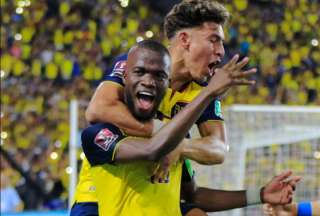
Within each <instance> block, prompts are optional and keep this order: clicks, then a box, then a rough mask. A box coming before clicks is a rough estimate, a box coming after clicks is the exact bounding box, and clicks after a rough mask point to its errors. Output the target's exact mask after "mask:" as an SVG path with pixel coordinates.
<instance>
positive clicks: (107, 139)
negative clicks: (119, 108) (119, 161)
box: [94, 128, 119, 151]
mask: <svg viewBox="0 0 320 216" xmlns="http://www.w3.org/2000/svg"><path fill="white" fill-rule="evenodd" d="M118 137H119V136H118V135H116V134H114V133H112V132H111V131H110V130H109V129H107V128H105V129H102V130H100V132H99V133H98V134H97V135H96V137H95V138H94V143H95V144H96V145H97V146H99V147H100V148H102V149H103V150H104V151H108V149H109V148H110V146H111V145H112V143H113V142H114V141H115V140H116V139H117V138H118Z"/></svg>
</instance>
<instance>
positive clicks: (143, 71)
mask: <svg viewBox="0 0 320 216" xmlns="http://www.w3.org/2000/svg"><path fill="white" fill-rule="evenodd" d="M134 73H135V74H136V75H138V76H143V75H144V74H145V70H143V69H141V68H139V69H136V70H134Z"/></svg>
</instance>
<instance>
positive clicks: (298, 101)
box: [0, 0, 320, 210]
mask: <svg viewBox="0 0 320 216" xmlns="http://www.w3.org/2000/svg"><path fill="white" fill-rule="evenodd" d="M119 2H120V1H116V0H95V1H81V0H69V1H62V0H46V1H45V0H37V1H31V0H12V1H9V0H1V16H2V19H1V29H0V30H1V32H0V34H1V35H0V36H1V37H0V40H1V41H0V42H1V52H0V53H1V127H2V131H1V147H2V148H3V150H4V151H7V152H8V153H9V154H10V156H11V158H12V159H14V160H15V161H16V162H17V163H18V164H19V166H21V168H22V169H23V171H25V172H26V173H28V174H29V175H30V176H31V178H32V180H33V181H34V182H36V183H37V184H38V185H40V186H41V188H42V190H43V191H44V193H45V194H46V196H37V195H35V193H34V189H33V188H32V187H29V183H28V182H27V181H26V180H25V178H23V177H22V176H21V175H20V174H19V173H18V172H17V171H15V170H14V169H12V168H10V166H9V165H8V164H7V163H3V161H6V159H4V158H3V157H1V172H5V175H7V176H8V177H9V178H10V179H11V184H12V186H14V187H15V188H16V189H17V191H18V193H19V195H20V197H21V199H22V200H23V203H24V208H25V209H27V210H28V209H55V210H58V209H65V208H66V204H67V202H66V199H67V191H66V190H67V187H68V175H69V172H68V155H67V150H68V149H67V148H68V146H67V144H68V139H69V137H68V136H69V110H68V106H69V101H70V100H71V99H73V98H77V99H79V101H80V109H79V115H80V118H79V124H80V128H83V127H85V125H86V124H87V123H86V122H85V120H84V110H85V106H86V105H87V104H88V101H89V99H90V96H91V95H92V94H93V91H94V88H95V86H96V85H97V84H98V83H99V81H101V80H102V79H103V77H104V76H105V74H106V73H107V72H108V71H109V70H110V66H111V62H112V59H113V58H114V57H116V56H117V55H119V54H121V53H123V52H126V51H127V49H128V48H129V47H130V46H132V45H133V44H134V43H136V41H138V40H142V39H143V38H155V39H158V40H161V41H163V42H164V43H167V40H166V39H165V37H164V35H163V33H162V27H161V24H162V21H163V15H162V14H160V13H158V12H157V11H154V10H153V9H152V8H150V7H149V6H148V4H146V3H144V2H143V1H130V2H129V1H121V2H122V3H121V4H120V3H119ZM123 2H127V3H129V4H128V5H126V4H125V3H123ZM224 2H225V4H226V6H227V8H228V9H229V10H230V12H231V14H233V17H232V20H231V21H230V23H229V24H228V25H227V26H226V29H225V33H226V54H227V55H226V58H225V59H224V62H226V61H227V60H228V59H230V58H231V57H232V55H234V54H235V53H240V54H241V55H242V56H246V55H248V56H249V57H250V58H251V62H250V66H257V67H258V73H257V75H256V76H255V77H254V78H255V79H256V80H257V85H256V86H254V87H252V88H250V89H248V88H238V89H236V90H232V91H231V92H230V93H229V96H228V97H226V98H225V99H224V105H230V104H234V103H243V104H288V105H320V65H319V64H320V49H319V46H320V45H319V38H320V31H318V30H315V26H316V23H318V24H319V21H320V18H319V11H320V4H319V3H318V1H316V0H303V1H302V0H301V1H289V0H288V1H280V0H274V1H249V0H243V1H236V0H227V1H224ZM251 154H254V152H252V153H251ZM79 156H80V153H79ZM1 199H3V197H1Z"/></svg>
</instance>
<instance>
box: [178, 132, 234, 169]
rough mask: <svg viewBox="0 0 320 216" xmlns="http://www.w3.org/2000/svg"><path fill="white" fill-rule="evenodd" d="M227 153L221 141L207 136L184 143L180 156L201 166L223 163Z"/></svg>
mask: <svg viewBox="0 0 320 216" xmlns="http://www.w3.org/2000/svg"><path fill="white" fill-rule="evenodd" d="M227 151H228V150H227V146H226V144H225V143H224V142H222V140H220V139H218V138H215V137H212V136H207V137H203V138H197V139H191V140H187V141H185V144H184V146H183V148H182V152H181V156H182V157H183V158H188V159H191V160H193V161H196V162H198V163H200V164H203V165H213V164H221V163H223V161H224V159H225V155H226V153H227Z"/></svg>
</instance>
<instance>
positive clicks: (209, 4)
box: [164, 0, 230, 39]
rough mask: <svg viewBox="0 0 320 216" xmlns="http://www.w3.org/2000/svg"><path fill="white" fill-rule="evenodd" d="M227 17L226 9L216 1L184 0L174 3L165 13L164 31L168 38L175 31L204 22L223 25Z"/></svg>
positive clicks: (228, 15)
mask: <svg viewBox="0 0 320 216" xmlns="http://www.w3.org/2000/svg"><path fill="white" fill-rule="evenodd" d="M229 17H230V14H229V12H228V11H227V9H226V8H225V7H224V6H223V5H222V4H220V3H218V2H216V1H211V0H185V1H182V2H181V3H179V4H176V5H175V6H174V7H173V8H172V9H171V11H170V12H169V13H168V14H167V15H166V17H165V21H164V31H165V33H166V35H167V37H168V38H169V39H170V38H172V37H173V36H174V35H175V34H176V32H177V31H179V30H181V29H184V28H192V27H196V26H201V25H202V24H203V23H204V22H215V23H217V24H221V25H224V24H225V23H226V22H227V20H228V19H229Z"/></svg>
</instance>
